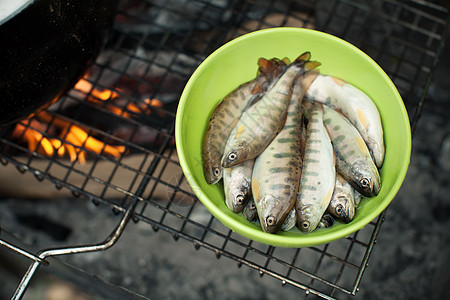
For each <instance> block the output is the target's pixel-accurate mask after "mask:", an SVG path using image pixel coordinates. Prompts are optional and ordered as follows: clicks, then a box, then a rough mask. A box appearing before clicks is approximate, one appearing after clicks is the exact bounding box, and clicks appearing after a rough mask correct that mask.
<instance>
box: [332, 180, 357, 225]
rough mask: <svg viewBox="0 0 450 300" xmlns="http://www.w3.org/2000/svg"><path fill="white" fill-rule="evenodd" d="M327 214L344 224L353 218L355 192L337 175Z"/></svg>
mask: <svg viewBox="0 0 450 300" xmlns="http://www.w3.org/2000/svg"><path fill="white" fill-rule="evenodd" d="M327 212H328V213H329V214H330V215H332V216H333V217H335V218H336V219H341V220H343V221H344V222H345V223H349V222H350V221H352V220H353V217H354V216H355V190H354V189H353V187H352V186H351V185H350V184H349V183H348V182H347V181H346V180H345V179H344V178H342V176H341V175H339V174H336V183H335V185H334V191H333V196H331V201H330V204H329V205H328V208H327Z"/></svg>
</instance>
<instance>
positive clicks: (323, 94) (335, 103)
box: [305, 74, 385, 168]
mask: <svg viewBox="0 0 450 300" xmlns="http://www.w3.org/2000/svg"><path fill="white" fill-rule="evenodd" d="M305 97H306V98H308V99H310V100H311V101H317V102H319V103H322V104H326V105H329V106H331V107H332V108H334V109H336V110H338V111H339V112H341V113H342V114H343V115H344V116H346V117H347V118H348V120H349V121H350V122H351V123H352V124H353V125H354V126H355V127H356V129H358V131H359V133H360V134H361V136H362V138H363V139H364V141H365V143H366V144H367V147H368V149H369V151H370V154H371V156H372V158H373V160H374V161H375V163H376V165H377V167H378V168H381V166H382V165H383V161H384V155H385V146H384V137H383V125H382V123H381V117H380V113H379V111H378V108H377V106H376V105H375V103H374V102H373V101H372V99H371V98H370V97H369V96H368V95H367V94H365V93H364V92H363V91H361V90H360V89H358V88H356V87H355V86H353V85H351V84H349V83H347V82H345V81H343V80H341V79H339V78H336V77H332V76H325V75H321V74H319V75H318V76H317V78H316V79H315V80H314V81H313V83H312V84H311V86H310V88H309V89H308V91H307V93H306V95H305Z"/></svg>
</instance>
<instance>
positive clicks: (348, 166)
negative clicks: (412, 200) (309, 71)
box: [305, 101, 381, 197]
mask: <svg viewBox="0 0 450 300" xmlns="http://www.w3.org/2000/svg"><path fill="white" fill-rule="evenodd" d="M305 103H307V101H305ZM323 122H324V124H325V127H326V128H327V130H328V133H329V134H330V137H331V142H332V143H333V147H334V150H335V151H336V169H337V170H338V173H339V174H340V175H341V176H342V177H343V178H344V179H345V180H347V181H348V182H349V183H350V184H351V185H352V186H353V187H354V188H355V189H356V190H357V191H358V192H360V193H361V194H362V195H364V196H366V197H373V196H376V195H377V194H378V192H379V191H380V187H381V182H380V175H379V173H378V169H377V166H376V165H375V163H374V161H373V159H372V157H371V155H370V153H369V149H368V148H367V145H366V144H365V143H364V140H363V139H362V137H361V135H360V134H359V132H358V130H357V129H356V128H355V127H354V126H353V125H352V124H351V123H350V122H349V121H348V120H347V118H345V117H344V116H342V115H341V114H339V113H338V112H337V111H335V110H334V109H332V108H330V107H327V106H324V120H323Z"/></svg>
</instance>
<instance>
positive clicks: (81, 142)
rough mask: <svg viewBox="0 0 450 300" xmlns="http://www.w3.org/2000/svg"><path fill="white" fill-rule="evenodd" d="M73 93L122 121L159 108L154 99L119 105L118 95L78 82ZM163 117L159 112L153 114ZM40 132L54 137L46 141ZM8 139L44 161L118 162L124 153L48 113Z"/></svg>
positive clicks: (122, 148)
mask: <svg viewBox="0 0 450 300" xmlns="http://www.w3.org/2000/svg"><path fill="white" fill-rule="evenodd" d="M74 89H75V90H76V91H79V92H82V93H84V94H86V95H87V96H86V101H88V102H90V103H92V104H94V105H99V106H102V107H103V108H104V109H106V110H107V111H110V112H111V113H113V114H115V115H117V116H121V117H123V118H126V119H134V118H137V117H138V116H139V115H150V114H151V112H152V108H155V107H157V108H162V107H163V103H162V102H161V101H160V100H158V99H154V98H153V99H150V98H146V99H144V100H143V101H141V102H140V103H133V102H130V103H126V104H124V105H121V103H120V99H121V97H120V91H115V90H112V89H104V90H100V89H98V88H95V87H94V85H93V84H92V83H91V82H89V81H88V79H87V78H82V79H81V80H80V81H78V83H77V84H76V85H75V87H74ZM157 114H158V115H159V116H163V112H162V111H157ZM44 132H47V133H48V134H50V135H52V136H55V137H46V136H44V135H43V133H44ZM12 138H13V139H15V140H17V141H19V142H20V143H24V144H26V145H27V147H28V149H29V150H31V151H35V152H37V153H39V154H41V155H43V156H45V157H53V156H57V157H62V158H63V157H67V158H69V159H70V161H71V162H74V161H76V160H78V161H79V162H80V163H81V164H84V163H85V162H86V159H87V157H89V153H90V152H92V153H95V154H99V155H105V156H111V157H113V158H115V159H118V158H120V157H121V155H123V154H124V153H126V151H127V148H126V147H125V146H124V145H110V144H108V143H107V142H104V141H101V140H99V139H98V138H96V137H94V136H93V135H92V132H90V130H89V129H87V128H84V127H83V126H78V125H75V124H73V123H72V122H70V121H66V120H65V119H63V118H61V117H57V116H52V115H51V114H50V113H49V112H48V111H41V112H39V113H37V114H36V115H35V116H34V117H33V118H29V119H26V120H23V121H21V122H19V123H18V124H17V125H16V127H15V128H14V130H13V133H12Z"/></svg>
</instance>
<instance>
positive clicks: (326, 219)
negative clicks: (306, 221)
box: [317, 213, 334, 228]
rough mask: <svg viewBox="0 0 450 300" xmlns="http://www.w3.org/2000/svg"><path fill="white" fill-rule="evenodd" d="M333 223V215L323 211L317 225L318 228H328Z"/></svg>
mask: <svg viewBox="0 0 450 300" xmlns="http://www.w3.org/2000/svg"><path fill="white" fill-rule="evenodd" d="M333 224H334V219H333V217H332V216H331V215H330V214H328V213H324V214H323V216H322V218H321V219H320V222H319V225H317V227H318V228H330V227H331V226H333Z"/></svg>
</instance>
